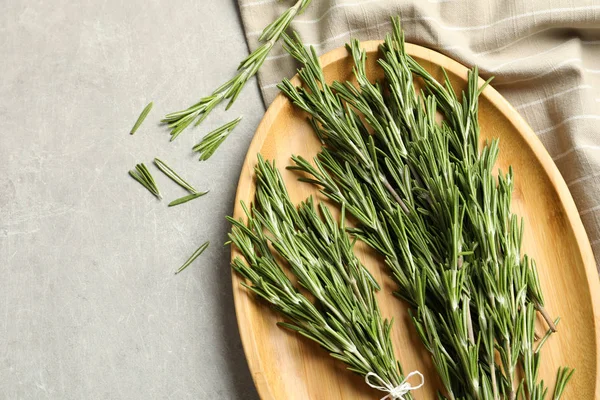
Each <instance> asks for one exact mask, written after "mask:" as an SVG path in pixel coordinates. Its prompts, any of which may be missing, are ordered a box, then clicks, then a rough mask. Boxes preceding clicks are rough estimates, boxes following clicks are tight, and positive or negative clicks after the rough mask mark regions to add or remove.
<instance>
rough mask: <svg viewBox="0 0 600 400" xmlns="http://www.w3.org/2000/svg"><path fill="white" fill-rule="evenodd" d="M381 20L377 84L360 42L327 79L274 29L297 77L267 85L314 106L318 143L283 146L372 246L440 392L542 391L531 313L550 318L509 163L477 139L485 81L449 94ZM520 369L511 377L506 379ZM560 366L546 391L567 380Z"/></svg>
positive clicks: (537, 395) (540, 394)
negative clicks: (338, 78)
mask: <svg viewBox="0 0 600 400" xmlns="http://www.w3.org/2000/svg"><path fill="white" fill-rule="evenodd" d="M393 27H394V31H393V34H392V35H389V36H388V37H387V39H386V41H385V44H384V45H383V46H382V48H381V53H382V57H381V58H380V59H379V60H378V62H379V65H380V66H381V68H382V69H383V71H384V75H385V82H383V83H376V84H372V83H371V82H370V81H369V80H368V77H367V76H366V67H365V60H366V54H365V52H364V51H362V50H361V49H360V46H359V43H358V42H356V41H355V42H353V43H352V45H351V46H349V47H348V50H349V52H350V53H351V54H352V57H353V58H354V62H355V70H354V72H355V76H356V79H357V82H358V87H355V86H353V85H352V84H350V83H339V82H335V83H333V84H332V85H331V86H330V85H328V84H327V83H326V81H325V77H324V75H323V71H322V69H321V67H320V65H319V61H318V58H317V56H316V53H315V51H314V49H310V51H309V50H307V49H305V48H304V47H303V46H302V44H301V42H300V40H299V39H298V38H296V40H293V39H291V38H286V48H287V50H288V52H289V53H290V54H291V55H292V56H294V57H295V58H296V59H298V60H299V61H300V63H301V64H302V65H303V69H302V70H300V71H299V75H300V78H301V79H302V81H303V83H304V85H303V86H302V87H294V86H293V85H292V84H291V82H290V81H287V80H286V81H284V82H283V83H282V84H281V85H280V88H281V90H282V91H283V92H284V93H286V94H287V95H288V96H289V97H290V99H291V100H292V101H293V102H294V103H295V104H296V105H297V106H299V107H300V108H302V109H303V110H304V111H306V112H307V113H308V114H309V115H310V116H311V117H312V118H313V127H314V129H315V132H316V134H317V135H318V137H319V139H320V140H321V141H322V143H323V145H324V147H323V149H322V151H321V153H320V154H319V155H318V157H317V158H315V160H314V165H312V164H311V163H309V162H308V161H307V160H305V159H303V158H301V157H293V159H294V161H295V163H296V166H295V167H293V169H297V170H299V171H301V172H303V173H304V174H306V175H305V176H303V178H301V179H302V180H304V181H307V182H311V183H313V184H317V185H319V186H320V187H321V188H322V190H321V191H322V193H323V194H324V195H325V196H327V197H328V198H330V199H331V200H333V201H334V202H336V203H338V204H339V205H340V206H341V207H342V208H345V209H347V210H348V211H349V212H350V213H351V214H352V215H353V216H354V217H355V218H356V219H357V221H358V222H359V225H358V226H357V227H356V228H353V229H351V232H353V233H354V234H355V235H356V236H357V237H358V238H360V239H361V240H363V241H364V242H365V243H367V244H368V245H370V246H371V247H373V248H374V249H375V250H377V251H378V252H380V253H381V254H382V255H383V256H384V257H385V260H386V265H387V266H388V267H389V268H390V270H391V272H392V274H393V276H394V278H395V280H396V282H397V283H398V287H399V289H398V291H397V295H398V296H399V297H401V298H402V299H404V300H405V301H406V302H407V303H408V305H409V307H410V311H411V314H412V318H413V322H414V325H415V327H416V329H417V332H418V333H419V335H420V337H421V340H422V342H423V344H424V346H425V348H426V349H427V350H428V351H429V352H430V353H431V356H432V359H433V363H434V365H435V367H436V369H437V371H438V373H439V375H440V378H441V381H442V383H443V385H444V392H445V393H444V397H445V398H449V399H459V398H460V399H462V398H466V399H500V398H507V399H511V400H512V399H515V398H519V399H543V398H544V396H545V395H546V392H547V388H546V387H545V386H544V383H543V381H542V382H538V370H539V365H540V362H541V361H540V360H541V358H540V357H541V354H540V353H539V352H535V351H534V341H535V338H534V337H535V332H534V324H535V316H536V313H537V312H539V313H540V314H541V315H542V316H543V317H544V319H545V320H546V321H547V323H548V326H549V328H550V329H549V330H550V331H554V330H555V326H554V323H553V321H551V320H550V318H549V316H548V313H547V312H546V311H545V309H544V305H543V304H544V301H543V296H542V292H541V288H540V284H539V279H538V276H537V271H536V268H535V263H534V261H533V260H531V259H530V258H529V257H527V256H526V255H521V253H520V247H521V241H522V235H523V231H522V229H523V225H522V223H520V222H519V220H518V219H517V217H516V216H515V215H514V214H512V213H511V211H510V203H511V197H512V190H513V173H512V170H509V172H508V173H507V174H504V173H502V172H501V171H500V172H499V173H498V177H497V178H494V174H493V167H494V164H495V162H496V159H497V156H498V150H499V149H498V141H497V140H495V141H491V142H489V143H486V144H485V145H484V146H483V147H482V148H481V149H480V145H479V124H478V121H477V113H478V96H479V94H480V93H481V91H482V90H483V88H484V87H485V84H484V85H483V86H480V85H479V83H478V75H477V70H476V69H474V70H473V71H471V72H470V73H469V80H468V81H469V82H468V88H467V90H466V91H465V92H464V93H463V94H462V99H461V100H459V99H458V97H457V96H456V94H455V92H454V90H453V89H452V86H451V85H450V82H449V80H448V79H447V80H446V82H445V83H444V84H440V83H438V82H437V81H436V80H435V79H434V78H433V77H432V76H431V75H430V74H429V73H428V72H427V71H426V70H424V69H423V68H422V67H421V66H420V65H419V64H418V63H417V62H416V61H415V60H414V59H412V58H411V57H410V56H408V55H407V54H406V52H405V49H404V38H403V34H402V32H401V30H400V25H399V21H398V20H393ZM415 76H417V77H418V78H419V79H420V80H422V82H423V84H424V92H423V93H422V96H420V95H419V93H418V92H417V90H416V89H415V85H414V82H413V79H414V77H415ZM486 84H487V83H486ZM437 112H441V114H442V115H443V116H444V119H443V121H442V122H441V123H438V122H437V121H436V114H437ZM497 359H498V360H500V361H499V362H497V361H496V360H497ZM519 368H520V369H522V370H523V375H524V378H523V379H522V380H521V381H520V383H519V385H517V386H515V385H514V384H513V382H517V369H519ZM563 375H564V376H563ZM563 375H560V376H559V378H561V379H559V380H558V382H557V384H556V387H557V389H556V390H555V393H561V392H562V390H563V388H564V386H565V384H566V382H567V381H568V379H564V377H566V376H567V375H566V374H563ZM440 396H442V395H441V394H440Z"/></svg>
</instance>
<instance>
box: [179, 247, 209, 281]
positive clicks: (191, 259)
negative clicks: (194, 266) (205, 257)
mask: <svg viewBox="0 0 600 400" xmlns="http://www.w3.org/2000/svg"><path fill="white" fill-rule="evenodd" d="M209 244H210V242H204V243H203V244H202V245H201V246H200V247H198V249H197V250H196V251H194V253H193V254H192V255H191V256H190V258H188V259H187V261H186V262H184V263H183V265H182V266H181V267H179V269H178V270H177V271H175V275H177V274H178V273H180V272H181V271H183V270H184V269H186V268H187V267H188V266H189V265H190V264H191V263H193V262H194V261H195V260H196V258H198V256H200V254H202V253H204V250H206V249H207V248H208V246H209Z"/></svg>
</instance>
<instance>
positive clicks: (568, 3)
mask: <svg viewBox="0 0 600 400" xmlns="http://www.w3.org/2000/svg"><path fill="white" fill-rule="evenodd" d="M295 1H296V0H282V1H276V0H239V5H240V10H241V14H242V19H243V23H244V28H245V32H246V38H247V40H248V43H249V46H250V48H251V49H255V48H256V47H257V45H258V36H259V34H260V32H261V30H262V29H263V28H264V27H265V26H266V25H267V24H268V23H269V22H271V21H273V20H274V19H275V18H276V17H277V15H279V14H280V13H282V12H283V11H284V10H285V9H287V8H288V7H290V6H291V5H293V4H294V3H295ZM394 15H401V16H402V26H403V29H404V31H405V33H406V40H407V42H412V43H417V44H421V45H424V46H426V47H429V48H432V49H435V50H437V51H439V52H441V53H444V54H446V55H448V56H450V57H452V58H454V59H455V60H458V61H459V62H461V63H463V64H465V65H467V66H473V65H477V66H479V68H480V71H481V73H482V75H483V76H484V77H488V76H492V75H493V76H495V79H494V82H493V86H494V87H495V88H496V89H497V90H499V91H500V92H501V93H502V95H504V96H505V97H506V98H507V99H508V100H509V101H510V102H511V104H512V105H513V106H514V107H515V108H516V109H517V110H518V111H519V112H520V113H521V114H522V115H523V117H524V118H525V119H526V120H527V121H528V122H529V124H530V125H531V127H532V128H533V130H534V131H535V132H536V133H537V135H538V136H539V138H540V139H541V141H542V142H543V144H544V145H545V146H546V149H547V150H548V152H549V153H550V155H551V156H552V158H553V159H554V162H555V163H556V165H557V166H558V169H559V170H560V171H561V173H562V175H563V177H564V179H565V181H566V182H567V185H568V186H569V189H570V190H571V193H572V194H573V198H574V199H575V202H576V204H577V207H578V209H579V212H580V215H581V219H582V220H583V223H584V225H585V227H586V230H587V233H588V236H589V238H590V242H591V244H592V248H593V250H594V253H595V255H596V262H597V264H598V265H600V129H599V127H600V0H528V1H522V0H512V1H495V0H487V1H486V0H396V1H394V0H313V2H312V4H311V5H310V6H309V7H308V8H307V10H306V12H305V13H304V14H302V15H300V16H298V17H297V18H296V20H295V21H294V22H293V24H292V28H293V29H294V30H296V31H298V32H299V33H300V35H301V37H302V38H303V40H304V42H305V43H306V44H311V45H313V46H315V47H316V49H317V51H318V52H319V53H320V54H322V53H324V52H327V51H329V50H331V49H334V48H336V47H339V46H341V45H343V44H344V43H346V42H347V41H348V39H349V38H350V37H355V38H358V39H361V40H367V39H383V37H384V35H385V34H386V33H387V32H388V31H389V30H390V22H389V19H390V16H394ZM295 68H296V65H295V64H294V62H293V61H292V60H291V58H290V57H289V56H288V55H287V54H286V53H285V52H284V51H283V49H282V48H281V47H280V46H277V47H275V48H274V49H273V52H272V54H271V55H270V56H269V57H268V58H267V61H266V62H265V64H264V65H263V67H262V69H261V70H260V72H259V84H260V87H261V90H262V94H263V98H264V100H265V104H269V103H270V102H271V101H272V100H273V99H274V97H275V96H276V95H277V93H278V89H277V88H276V84H277V83H278V82H279V81H280V80H281V79H282V78H284V77H291V76H292V75H294V73H295Z"/></svg>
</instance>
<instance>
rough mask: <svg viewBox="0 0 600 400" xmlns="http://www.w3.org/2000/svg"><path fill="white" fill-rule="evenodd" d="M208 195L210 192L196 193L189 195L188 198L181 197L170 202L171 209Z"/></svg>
mask: <svg viewBox="0 0 600 400" xmlns="http://www.w3.org/2000/svg"><path fill="white" fill-rule="evenodd" d="M206 193H208V191H206V192H196V193H192V194H188V195H187V196H183V197H180V198H178V199H175V200H173V201H172V202H170V203H169V207H173V206H177V205H179V204H183V203H187V202H188V201H190V200H194V199H197V198H198V197H202V196H204V195H205V194H206Z"/></svg>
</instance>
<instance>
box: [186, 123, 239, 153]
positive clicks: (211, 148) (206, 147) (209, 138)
mask: <svg viewBox="0 0 600 400" xmlns="http://www.w3.org/2000/svg"><path fill="white" fill-rule="evenodd" d="M241 120H242V117H238V118H236V119H234V120H233V121H230V122H228V123H226V124H225V125H223V126H220V127H218V128H217V129H215V130H214V131H212V132H210V133H207V134H206V136H204V137H203V138H202V140H201V141H200V143H198V144H197V145H195V146H194V147H193V148H192V150H193V151H195V152H198V153H200V161H206V160H208V159H209V158H210V156H212V155H213V153H214V152H215V151H216V150H217V149H218V148H219V146H220V145H221V143H223V141H225V139H227V136H229V134H230V133H231V131H233V129H235V127H236V126H237V124H239V123H240V121H241Z"/></svg>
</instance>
